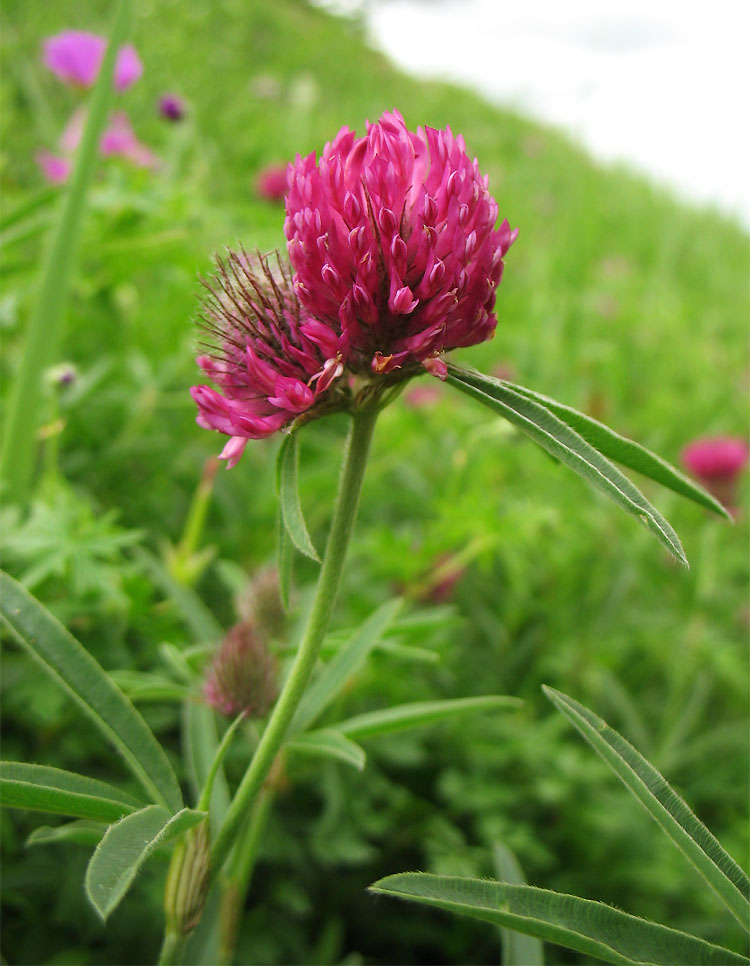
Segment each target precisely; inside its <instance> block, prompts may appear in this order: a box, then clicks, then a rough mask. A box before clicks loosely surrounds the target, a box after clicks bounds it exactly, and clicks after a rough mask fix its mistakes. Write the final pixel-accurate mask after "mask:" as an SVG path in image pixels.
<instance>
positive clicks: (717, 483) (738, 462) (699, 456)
mask: <svg viewBox="0 0 750 966" xmlns="http://www.w3.org/2000/svg"><path fill="white" fill-rule="evenodd" d="M748 456H750V451H749V450H748V446H747V443H746V442H745V440H744V439H738V438H737V437H735V436H714V437H709V438H706V439H697V440H695V441H694V442H692V443H690V444H689V445H688V446H686V447H685V449H684V450H683V451H682V462H683V463H684V464H685V466H686V467H687V468H688V469H689V470H690V472H691V473H692V474H693V476H695V477H697V478H698V480H700V482H701V483H702V484H703V485H704V486H705V487H706V489H707V490H708V491H709V492H710V493H713V495H714V496H715V497H716V499H717V500H719V501H720V502H721V503H723V504H724V506H725V507H727V509H730V510H731V509H732V508H733V506H734V502H735V490H736V487H737V478H738V477H739V475H740V473H741V472H742V470H743V469H744V467H745V466H746V465H747V461H748Z"/></svg>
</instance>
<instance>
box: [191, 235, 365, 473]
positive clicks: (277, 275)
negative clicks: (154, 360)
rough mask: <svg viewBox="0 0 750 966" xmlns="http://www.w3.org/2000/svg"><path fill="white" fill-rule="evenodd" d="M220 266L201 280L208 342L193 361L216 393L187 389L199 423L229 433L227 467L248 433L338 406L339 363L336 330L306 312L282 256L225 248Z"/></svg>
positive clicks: (263, 432) (266, 432) (265, 432)
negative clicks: (274, 261) (213, 274)
mask: <svg viewBox="0 0 750 966" xmlns="http://www.w3.org/2000/svg"><path fill="white" fill-rule="evenodd" d="M218 268H219V271H218V274H217V276H216V277H215V279H214V280H213V281H211V282H205V283H204V284H205V286H206V289H207V290H208V293H209V294H208V298H207V299H206V302H205V304H204V307H203V313H202V321H203V324H204V328H205V330H206V332H207V333H208V335H209V337H210V339H211V344H210V345H209V346H208V349H209V351H208V353H207V354H206V355H201V356H199V357H198V364H199V365H200V366H201V368H202V369H203V371H204V372H205V373H206V375H207V376H209V377H210V378H211V379H212V380H213V381H214V383H215V384H216V385H217V386H218V387H219V390H220V391H217V390H216V389H212V388H211V387H210V386H206V385H203V386H193V388H192V389H191V390H190V392H191V395H192V397H193V399H194V400H195V402H196V403H197V404H198V425H200V426H203V427H204V428H205V429H217V430H219V432H221V433H225V434H226V435H228V436H230V437H231V438H230V440H229V442H228V443H227V444H226V446H225V447H224V450H223V451H222V453H221V457H220V458H221V459H225V460H227V465H228V466H230V467H232V466H234V465H235V464H236V463H237V460H238V459H239V458H240V456H241V455H242V452H243V450H244V448H245V445H246V443H247V441H248V440H249V439H262V438H263V437H265V436H270V435H271V434H272V433H275V432H276V431H277V430H279V429H282V428H284V427H287V426H289V425H291V423H293V422H295V421H299V422H302V421H305V420H306V419H309V418H312V417H313V416H316V415H320V414H322V412H323V411H325V410H328V409H329V408H337V406H336V401H335V399H336V393H335V391H334V390H336V389H337V387H336V386H334V385H333V384H334V382H336V380H338V377H339V376H340V375H341V374H342V372H343V368H344V367H343V364H342V362H341V358H340V356H339V355H338V354H337V342H338V337H337V333H336V332H335V331H333V330H331V329H330V328H329V327H328V326H326V325H325V323H323V322H319V321H317V320H316V319H313V318H312V317H311V316H309V315H308V313H307V312H306V311H305V309H304V308H303V306H302V305H301V304H300V302H299V300H298V299H297V296H296V294H295V292H294V288H293V285H292V281H291V278H290V277H289V275H288V273H286V272H285V270H284V269H283V267H282V264H281V262H280V261H278V262H277V264H276V265H273V266H272V265H271V263H270V262H269V260H268V258H267V257H263V256H260V255H257V256H255V257H254V258H250V257H249V256H248V255H247V254H246V253H245V252H241V253H236V252H229V253H228V254H227V256H226V258H224V259H219V260H218ZM344 388H346V387H344Z"/></svg>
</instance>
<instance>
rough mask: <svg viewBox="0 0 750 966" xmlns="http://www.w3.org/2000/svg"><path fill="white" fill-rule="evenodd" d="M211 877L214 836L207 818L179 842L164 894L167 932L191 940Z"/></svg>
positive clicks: (173, 856) (201, 911) (204, 902)
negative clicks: (212, 838) (211, 833)
mask: <svg viewBox="0 0 750 966" xmlns="http://www.w3.org/2000/svg"><path fill="white" fill-rule="evenodd" d="M210 877H211V836H210V832H209V823H208V819H207V818H206V819H205V820H204V821H203V822H201V824H200V825H196V826H195V827H194V828H191V829H189V830H188V831H187V832H186V833H185V835H184V836H183V837H182V838H181V839H180V840H179V841H178V842H177V845H176V846H175V850H174V853H173V855H172V861H171V864H170V866H169V872H168V874H167V884H166V887H165V890H164V913H165V917H166V926H167V931H168V932H171V933H173V934H174V935H177V936H188V935H190V933H191V932H192V931H193V929H195V927H196V926H197V925H198V921H199V920H200V917H201V915H202V913H203V907H204V906H205V904H206V896H207V895H208V886H209V881H210Z"/></svg>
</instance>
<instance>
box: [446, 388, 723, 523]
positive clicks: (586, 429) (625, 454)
mask: <svg viewBox="0 0 750 966" xmlns="http://www.w3.org/2000/svg"><path fill="white" fill-rule="evenodd" d="M461 376H462V378H464V379H465V380H466V381H467V382H471V383H472V385H476V386H477V387H478V388H480V389H481V388H482V386H483V385H486V384H487V383H495V384H498V385H500V386H505V387H507V388H508V389H512V390H513V392H516V393H520V395H522V396H526V398H527V399H533V400H534V402H538V403H539V404H540V405H541V406H544V408H545V409H548V410H549V411H550V412H551V413H554V415H555V416H557V418H558V419H561V420H562V421H563V422H564V423H567V425H568V426H570V428H571V429H574V430H575V431H576V432H577V433H578V434H579V435H580V436H582V437H583V438H584V439H585V440H586V442H587V443H590V444H591V445H592V446H593V447H594V449H596V450H598V451H599V452H600V453H601V454H602V455H603V456H606V457H608V459H611V460H614V461H615V462H616V463H621V464H622V465H623V466H627V467H628V468H629V469H631V470H636V471H637V472H638V473H642V474H643V475H644V476H647V477H648V478H649V479H651V480H654V481H655V482H656V483H661V485H662V486H665V487H667V489H669V490H673V491H674V492H675V493H679V494H680V496H684V497H686V498H687V499H688V500H693V502H695V503H698V504H700V506H702V507H705V509H707V510H711V511H712V512H713V513H718V514H719V515H720V516H723V517H726V519H727V520H731V519H732V517H731V516H730V514H729V513H728V512H727V510H726V508H725V507H723V506H722V505H721V503H719V501H718V500H716V499H714V497H712V496H711V494H710V493H708V492H706V490H704V489H703V487H702V486H698V484H697V483H695V482H694V481H693V480H691V479H690V477H688V476H685V474H684V473H681V472H680V471H679V470H678V469H676V468H675V467H674V466H672V465H671V464H670V463H667V461H666V460H663V459H662V458H661V457H660V456H657V455H656V453H652V452H651V451H650V450H648V449H646V447H645V446H641V444H640V443H636V442H635V441H634V440H632V439H627V438H626V437H625V436H620V434H619V433H616V432H615V431H614V430H612V429H610V428H609V426H605V425H604V424H603V423H600V422H598V421H597V420H596V419H592V418H591V417H590V416H587V415H586V414H585V413H582V412H579V411H578V410H577V409H573V407H572V406H566V405H564V404H563V403H559V402H557V401H556V400H554V399H550V398H549V396H544V395H542V393H539V392H534V391H533V390H532V389H526V388H525V387H524V386H517V385H514V384H513V383H511V382H506V381H505V380H500V379H495V378H493V377H492V376H485V375H483V374H480V373H476V374H475V373H474V372H472V371H470V370H466V369H461ZM485 391H486V390H485Z"/></svg>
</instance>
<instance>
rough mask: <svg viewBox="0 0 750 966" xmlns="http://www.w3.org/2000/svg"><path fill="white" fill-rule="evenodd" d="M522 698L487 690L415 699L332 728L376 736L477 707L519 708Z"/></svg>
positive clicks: (348, 733) (349, 734)
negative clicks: (477, 694)
mask: <svg viewBox="0 0 750 966" xmlns="http://www.w3.org/2000/svg"><path fill="white" fill-rule="evenodd" d="M522 704H523V701H521V700H520V699H519V698H511V697H507V696H506V695H499V694H485V695H482V696H481V697H477V698H454V699H450V700H447V701H416V702H414V704H400V705H398V706H397V707H395V708H384V709H383V710H382V711H370V712H368V713H367V714H359V715H357V716H356V717H355V718H348V719H347V720H346V721H337V722H336V724H333V725H331V726H330V728H331V730H335V731H340V732H341V733H342V734H344V735H346V736H347V737H349V738H357V739H361V738H373V737H375V736H376V735H386V734H390V733H391V732H393V731H404V730H405V729H407V728H417V727H419V726H421V725H426V724H433V723H434V722H436V721H444V720H445V719H447V718H452V717H455V716H456V715H461V714H473V713H476V712H478V711H495V710H497V709H499V708H505V709H507V708H520V707H521V705H522Z"/></svg>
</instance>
